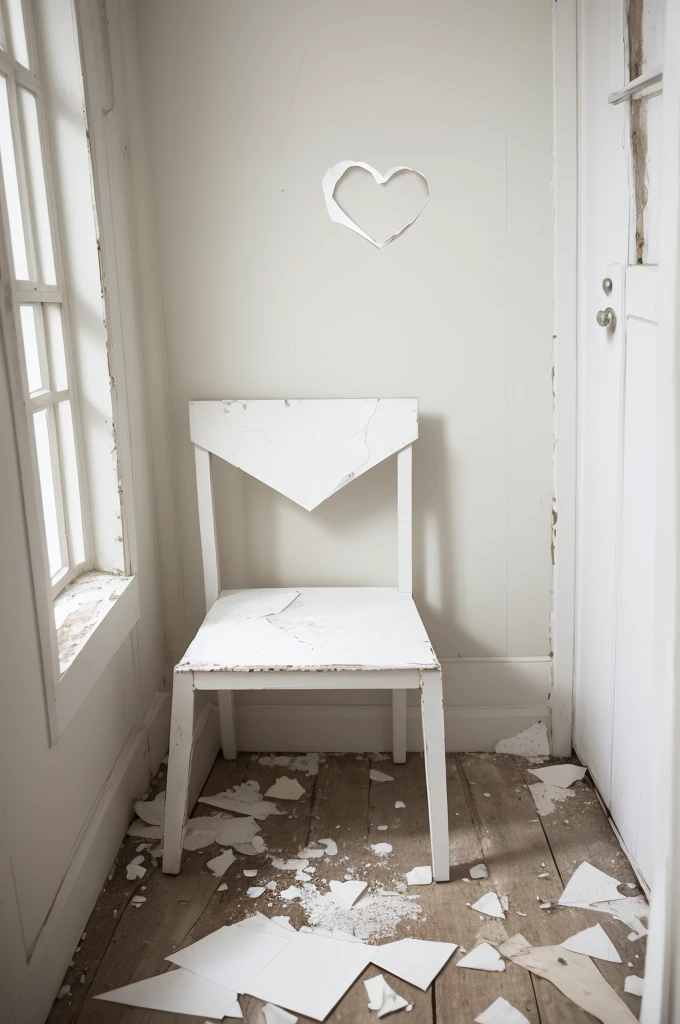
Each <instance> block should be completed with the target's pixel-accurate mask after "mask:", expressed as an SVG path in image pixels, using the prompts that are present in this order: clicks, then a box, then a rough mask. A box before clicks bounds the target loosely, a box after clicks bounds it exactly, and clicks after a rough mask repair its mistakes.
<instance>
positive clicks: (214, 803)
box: [198, 779, 286, 821]
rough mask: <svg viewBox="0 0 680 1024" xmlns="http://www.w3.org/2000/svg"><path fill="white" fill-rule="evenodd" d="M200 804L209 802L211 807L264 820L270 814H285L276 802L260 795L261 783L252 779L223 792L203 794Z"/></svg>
mask: <svg viewBox="0 0 680 1024" xmlns="http://www.w3.org/2000/svg"><path fill="white" fill-rule="evenodd" d="M198 802H199V804H207V805H208V806H209V807H219V808H220V810H222V811H231V812H232V813H233V814H246V815H251V816H252V817H253V818H257V820H258V821H263V820H264V819H265V818H267V817H268V816H269V815H270V814H285V813H286V812H285V811H280V810H279V809H278V807H277V806H276V804H274V803H271V801H269V800H263V799H262V797H261V795H260V783H259V782H255V781H254V780H252V779H251V780H250V781H249V782H243V783H241V784H240V785H238V786H232V788H231V789H226V790H224V791H223V792H221V793H214V794H213V795H212V796H201V797H199V798H198Z"/></svg>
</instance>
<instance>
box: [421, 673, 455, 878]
mask: <svg viewBox="0 0 680 1024" xmlns="http://www.w3.org/2000/svg"><path fill="white" fill-rule="evenodd" d="M420 693H421V704H422V711H423V740H424V742H425V779H426V783H427V803H428V810H429V815H430V843H431V844H432V874H433V875H434V879H435V881H436V882H448V880H449V809H448V803H447V798H446V755H445V746H444V698H443V692H442V675H441V672H432V671H426V672H421V673H420Z"/></svg>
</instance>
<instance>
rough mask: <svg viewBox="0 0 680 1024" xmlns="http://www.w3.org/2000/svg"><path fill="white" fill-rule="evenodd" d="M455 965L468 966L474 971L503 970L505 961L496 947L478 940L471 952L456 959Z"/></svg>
mask: <svg viewBox="0 0 680 1024" xmlns="http://www.w3.org/2000/svg"><path fill="white" fill-rule="evenodd" d="M456 967H470V968H472V969H473V970H475V971H504V970H505V963H504V962H503V958H502V957H501V955H500V953H499V952H498V950H497V949H494V947H493V946H491V945H489V943H488V942H480V944H479V945H478V946H475V948H474V949H473V950H472V952H470V953H468V954H467V955H466V956H464V957H462V958H461V959H460V960H459V961H458V963H457V964H456Z"/></svg>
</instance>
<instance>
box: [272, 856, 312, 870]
mask: <svg viewBox="0 0 680 1024" xmlns="http://www.w3.org/2000/svg"><path fill="white" fill-rule="evenodd" d="M308 864H309V861H308V860H307V858H306V857H303V858H301V857H291V858H290V859H289V860H283V859H282V858H281V857H272V867H273V868H276V869H277V871H302V870H303V869H304V868H306V867H307V866H308Z"/></svg>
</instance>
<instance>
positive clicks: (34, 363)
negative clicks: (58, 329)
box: [20, 306, 49, 394]
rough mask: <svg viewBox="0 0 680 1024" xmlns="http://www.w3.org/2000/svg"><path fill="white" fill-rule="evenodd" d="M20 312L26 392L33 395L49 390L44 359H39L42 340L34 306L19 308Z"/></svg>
mask: <svg viewBox="0 0 680 1024" xmlns="http://www.w3.org/2000/svg"><path fill="white" fill-rule="evenodd" d="M20 312H21V333H22V335H23V339H24V357H25V359H26V376H27V377H28V390H29V392H30V393H31V394H33V392H34V391H42V390H47V389H48V388H49V381H48V378H47V374H46V373H45V372H44V359H41V358H40V349H41V348H42V344H41V342H42V338H39V332H38V323H37V322H36V314H38V312H39V311H38V310H37V309H36V307H35V306H21V307H20Z"/></svg>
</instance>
